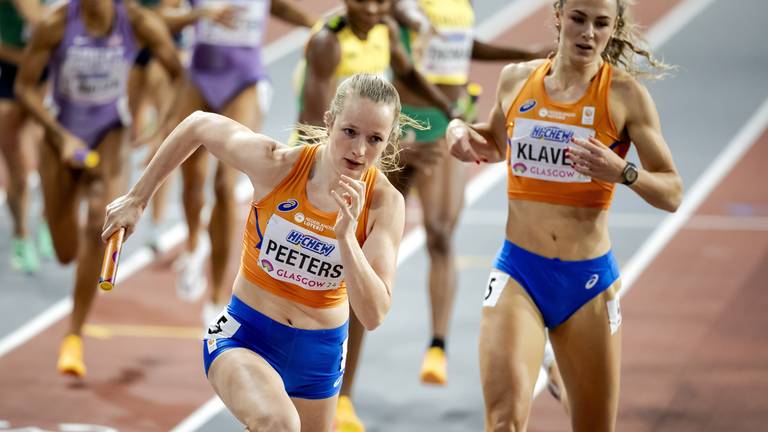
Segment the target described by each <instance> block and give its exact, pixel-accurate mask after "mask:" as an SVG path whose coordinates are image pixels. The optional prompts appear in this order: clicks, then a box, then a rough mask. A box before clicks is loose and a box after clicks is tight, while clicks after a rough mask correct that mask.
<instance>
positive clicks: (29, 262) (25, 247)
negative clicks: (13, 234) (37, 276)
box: [11, 238, 40, 274]
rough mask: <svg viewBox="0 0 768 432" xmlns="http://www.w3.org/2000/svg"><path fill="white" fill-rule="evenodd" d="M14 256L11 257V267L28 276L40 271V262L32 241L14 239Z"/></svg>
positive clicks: (12, 241) (12, 242)
mask: <svg viewBox="0 0 768 432" xmlns="http://www.w3.org/2000/svg"><path fill="white" fill-rule="evenodd" d="M11 244H12V248H13V255H11V267H13V268H14V269H16V270H20V271H23V272H24V273H27V274H34V273H36V272H37V270H39V269H40V261H39V260H38V259H37V251H35V245H34V244H33V243H32V241H31V240H28V239H24V238H14V239H13V240H11Z"/></svg>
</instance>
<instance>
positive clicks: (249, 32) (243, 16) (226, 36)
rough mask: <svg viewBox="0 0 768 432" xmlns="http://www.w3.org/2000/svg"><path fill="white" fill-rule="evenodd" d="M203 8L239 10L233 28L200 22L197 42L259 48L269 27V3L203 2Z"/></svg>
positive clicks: (245, 0)
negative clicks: (226, 7) (213, 7)
mask: <svg viewBox="0 0 768 432" xmlns="http://www.w3.org/2000/svg"><path fill="white" fill-rule="evenodd" d="M201 3H202V6H203V7H205V6H224V5H232V6H235V7H237V8H238V11H237V14H236V15H237V16H236V18H235V25H234V27H233V28H229V27H225V26H223V25H221V24H217V23H215V22H213V21H211V20H209V19H203V20H201V21H200V23H199V24H198V27H197V35H196V36H197V40H198V41H199V42H202V43H206V44H210V45H226V46H240V47H242V46H246V47H252V46H258V45H261V41H262V37H263V35H264V31H265V30H266V27H267V14H268V13H269V1H265V0H202V2H201Z"/></svg>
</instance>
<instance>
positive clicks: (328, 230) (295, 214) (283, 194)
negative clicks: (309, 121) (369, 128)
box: [240, 145, 377, 308]
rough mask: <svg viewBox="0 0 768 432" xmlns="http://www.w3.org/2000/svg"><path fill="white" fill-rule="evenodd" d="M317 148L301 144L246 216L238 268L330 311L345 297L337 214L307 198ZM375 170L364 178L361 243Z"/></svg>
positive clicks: (262, 282) (261, 284)
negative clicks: (281, 175)
mask: <svg viewBox="0 0 768 432" xmlns="http://www.w3.org/2000/svg"><path fill="white" fill-rule="evenodd" d="M319 148H320V146H319V145H308V146H305V147H304V149H303V151H302V154H301V156H300V157H299V160H298V161H297V162H296V164H295V165H294V167H293V169H292V170H291V172H290V174H288V176H286V177H285V179H283V181H282V182H281V183H280V184H279V185H278V186H277V187H276V188H275V189H274V190H273V191H272V192H270V193H269V195H267V196H266V197H264V198H263V199H261V200H260V201H259V202H252V203H251V212H250V214H249V215H248V221H247V222H246V227H245V234H244V235H243V254H242V257H241V260H240V268H241V270H242V272H243V274H244V275H245V277H246V278H247V279H248V280H249V281H250V282H251V283H253V284H255V285H257V286H258V287H260V288H262V289H265V290H267V291H269V292H271V293H272V294H275V295H278V296H280V297H283V298H286V299H288V300H291V301H294V302H296V303H300V304H303V305H306V306H310V307H314V308H330V307H334V306H337V305H339V304H341V303H343V302H344V301H345V300H346V298H347V289H346V286H345V284H344V268H343V266H342V264H341V256H340V255H339V251H338V243H337V241H336V234H335V233H334V231H333V226H334V224H335V223H336V212H324V211H320V210H318V209H316V208H315V207H313V206H312V204H311V203H310V202H309V200H308V199H307V180H308V177H309V173H310V171H311V169H312V163H313V162H314V160H315V155H316V154H317V151H318V149H319ZM376 173H377V169H376V168H370V169H368V171H366V173H365V174H364V175H363V178H362V180H363V181H364V182H365V186H366V189H365V191H366V192H365V204H364V206H363V211H362V213H361V215H360V219H358V224H357V232H356V237H357V240H358V241H359V242H360V244H362V243H363V242H364V241H365V229H366V226H367V222H368V212H369V207H370V203H371V196H372V193H373V188H374V184H375V182H376Z"/></svg>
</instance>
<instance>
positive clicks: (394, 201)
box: [370, 170, 405, 215]
mask: <svg viewBox="0 0 768 432" xmlns="http://www.w3.org/2000/svg"><path fill="white" fill-rule="evenodd" d="M370 209H371V211H372V212H374V213H375V214H382V215H387V214H389V215H392V214H393V213H392V212H395V211H404V210H400V209H405V198H403V194H401V193H400V191H398V190H397V188H395V186H393V185H392V183H390V181H389V179H388V178H387V176H386V175H384V173H383V172H381V171H379V170H376V181H375V183H374V189H373V195H372V196H371V206H370Z"/></svg>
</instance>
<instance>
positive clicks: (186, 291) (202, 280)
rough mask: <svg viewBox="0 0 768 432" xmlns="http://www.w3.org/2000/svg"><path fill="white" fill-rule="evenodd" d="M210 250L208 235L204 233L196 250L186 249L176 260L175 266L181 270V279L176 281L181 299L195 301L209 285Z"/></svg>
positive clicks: (177, 291)
mask: <svg viewBox="0 0 768 432" xmlns="http://www.w3.org/2000/svg"><path fill="white" fill-rule="evenodd" d="M210 250H211V246H210V241H209V240H208V237H207V236H205V235H202V236H200V239H199V240H198V242H197V247H196V248H195V250H193V251H192V252H189V251H184V252H183V253H182V254H181V256H179V258H178V259H177V260H176V262H175V265H174V266H175V267H176V270H177V271H178V272H179V279H178V280H177V281H176V295H177V296H178V297H179V298H180V299H181V300H184V301H188V302H194V301H196V300H198V299H199V298H200V297H202V295H203V293H205V288H206V286H207V285H208V276H207V275H206V273H205V262H206V258H208V253H209V252H210Z"/></svg>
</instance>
